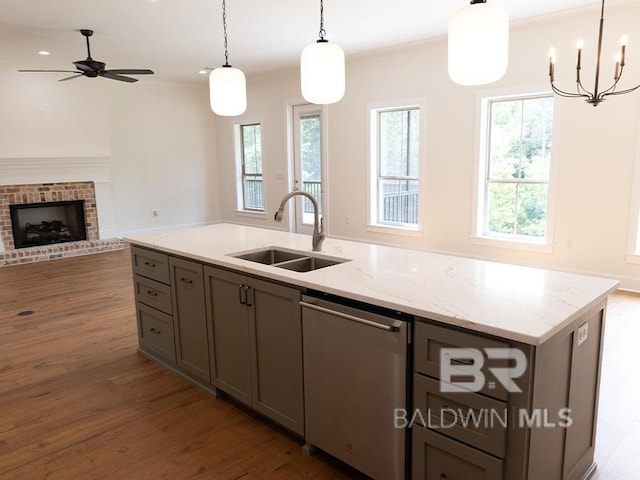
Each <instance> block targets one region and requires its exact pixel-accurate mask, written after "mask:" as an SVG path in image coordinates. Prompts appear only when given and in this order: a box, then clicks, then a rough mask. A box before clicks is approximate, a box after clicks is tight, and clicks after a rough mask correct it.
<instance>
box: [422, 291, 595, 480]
mask: <svg viewBox="0 0 640 480" xmlns="http://www.w3.org/2000/svg"><path fill="white" fill-rule="evenodd" d="M605 309H606V302H604V303H603V304H601V305H599V306H597V307H595V308H593V309H592V310H590V311H587V312H583V313H582V315H580V316H579V317H577V318H576V319H575V320H574V321H573V322H572V324H571V325H569V326H568V327H566V328H565V329H563V330H562V331H560V332H558V333H557V334H556V335H554V337H553V338H551V339H549V340H547V341H546V342H545V343H543V344H542V345H539V346H531V345H526V344H522V343H518V342H513V341H508V340H504V339H501V338H496V337H492V336H488V335H483V334H481V333H476V332H469V331H464V330H463V329H460V328H456V327H443V326H440V325H438V324H437V323H436V322H431V321H429V320H426V319H418V320H419V321H416V324H415V344H414V373H413V387H414V390H413V395H414V396H413V400H414V408H415V409H416V412H420V413H419V414H418V415H415V416H414V417H413V419H414V420H415V421H414V423H413V428H412V437H413V441H412V447H413V452H412V479H413V480H440V479H446V480H456V479H464V480H501V479H505V480H580V479H584V478H587V476H588V475H589V474H590V473H591V472H592V471H593V470H594V469H595V463H594V462H593V458H594V457H593V452H594V440H595V427H596V416H597V406H598V384H599V375H600V363H601V355H602V332H603V329H604V321H605ZM579 332H582V334H579ZM584 332H588V333H586V334H585V333H584ZM449 348H467V349H474V350H475V351H479V352H483V353H482V354H483V361H482V362H479V363H482V365H483V366H482V368H477V369H476V370H475V372H477V375H478V376H480V377H482V378H483V380H484V381H483V382H482V386H478V388H476V389H474V391H467V392H451V391H450V389H449V388H448V386H444V387H443V383H442V376H443V375H441V361H442V360H443V359H445V358H447V357H446V355H451V353H449V352H448V351H447V350H445V351H441V350H442V349H449ZM504 348H512V349H517V350H519V351H520V352H522V354H523V356H524V358H525V359H526V370H525V371H524V372H523V373H521V375H518V376H515V375H514V377H515V378H514V382H515V384H516V385H517V386H518V388H519V390H520V391H516V390H514V389H513V388H512V387H511V386H510V388H509V389H506V388H504V387H503V386H502V382H501V381H498V380H497V377H496V375H495V372H499V371H503V372H504V371H508V369H511V368H514V367H515V363H517V362H514V360H505V359H501V358H497V357H496V356H494V355H489V352H492V350H491V349H504ZM494 351H495V350H494ZM456 362H457V363H456ZM448 363H449V365H452V366H455V365H456V364H458V365H469V364H470V363H468V362H467V360H465V359H464V358H457V357H455V356H454V357H451V356H450V357H449V360H448ZM471 363H475V362H471ZM463 370H464V369H463ZM460 375H461V377H459V379H455V378H454V380H453V381H460V382H467V381H469V380H470V379H469V378H468V375H467V378H465V377H464V375H463V374H462V373H461V374H460ZM474 376H475V375H474ZM475 390H477V391H475Z"/></svg>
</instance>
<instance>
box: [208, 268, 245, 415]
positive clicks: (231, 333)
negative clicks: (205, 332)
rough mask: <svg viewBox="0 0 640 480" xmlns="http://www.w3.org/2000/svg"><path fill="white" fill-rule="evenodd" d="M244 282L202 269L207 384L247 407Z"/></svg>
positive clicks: (231, 275)
mask: <svg viewBox="0 0 640 480" xmlns="http://www.w3.org/2000/svg"><path fill="white" fill-rule="evenodd" d="M245 282H246V278H245V276H244V275H240V274H237V273H233V272H228V271H226V270H221V269H217V268H211V267H205V294H206V299H207V315H208V319H209V325H210V328H211V348H210V350H211V358H210V361H211V382H212V383H213V385H214V386H215V387H216V388H219V389H220V390H222V391H224V392H226V393H228V394H229V395H231V396H232V397H234V398H236V399H237V400H239V401H241V402H243V403H245V404H247V405H251V370H250V364H249V358H250V355H249V309H248V308H247V306H246V300H245V299H246V296H247V290H246V289H245V288H244V287H245V286H246V284H245ZM247 288H248V287H247Z"/></svg>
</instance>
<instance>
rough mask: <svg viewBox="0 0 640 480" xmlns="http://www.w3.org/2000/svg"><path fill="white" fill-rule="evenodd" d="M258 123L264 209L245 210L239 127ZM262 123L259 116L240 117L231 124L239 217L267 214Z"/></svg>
mask: <svg viewBox="0 0 640 480" xmlns="http://www.w3.org/2000/svg"><path fill="white" fill-rule="evenodd" d="M255 124H259V125H260V143H261V147H262V148H261V151H262V153H263V155H262V201H263V203H264V210H262V211H260V210H247V209H245V208H244V198H242V135H241V132H240V128H241V127H242V126H243V125H255ZM263 139H264V125H263V124H262V119H261V118H255V117H254V118H241V119H238V121H237V122H236V123H234V124H233V150H234V155H235V168H236V175H235V189H236V214H237V215H239V216H241V217H266V216H267V205H268V203H267V189H266V188H265V186H266V185H265V184H266V182H265V174H264V165H265V162H264V142H263Z"/></svg>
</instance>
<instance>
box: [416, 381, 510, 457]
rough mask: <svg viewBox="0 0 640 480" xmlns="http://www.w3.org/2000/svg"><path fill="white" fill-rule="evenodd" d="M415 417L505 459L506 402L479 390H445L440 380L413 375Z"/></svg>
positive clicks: (440, 430) (438, 429)
mask: <svg viewBox="0 0 640 480" xmlns="http://www.w3.org/2000/svg"><path fill="white" fill-rule="evenodd" d="M413 406H414V408H415V409H416V410H418V411H419V412H420V414H419V415H416V417H415V418H416V420H420V421H424V422H425V423H426V424H427V426H428V427H429V428H435V429H436V430H437V431H438V432H439V433H441V434H443V435H446V436H448V437H451V438H454V439H456V440H460V441H462V442H464V443H467V444H469V445H472V446H474V447H476V448H479V449H481V450H484V451H485V452H488V453H491V454H492V455H495V456H497V457H501V458H504V454H505V445H506V439H507V423H508V410H507V404H506V403H505V402H501V401H499V400H495V399H493V398H489V397H485V396H484V395H479V394H477V393H457V392H454V393H442V392H440V382H439V381H438V380H435V379H433V378H430V377H425V376H424V375H419V374H415V375H414V377H413Z"/></svg>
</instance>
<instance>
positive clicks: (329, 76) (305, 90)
mask: <svg viewBox="0 0 640 480" xmlns="http://www.w3.org/2000/svg"><path fill="white" fill-rule="evenodd" d="M344 77H345V68H344V51H343V50H342V48H340V46H338V45H336V44H335V43H330V42H327V41H323V40H320V41H318V42H316V43H314V44H311V45H309V46H307V47H305V49H304V50H303V51H302V55H301V56H300V82H301V89H302V96H303V97H304V98H305V100H306V101H307V102H310V103H315V104H319V105H323V104H328V103H335V102H338V101H340V100H341V99H342V97H343V96H344V89H345V80H344Z"/></svg>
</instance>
